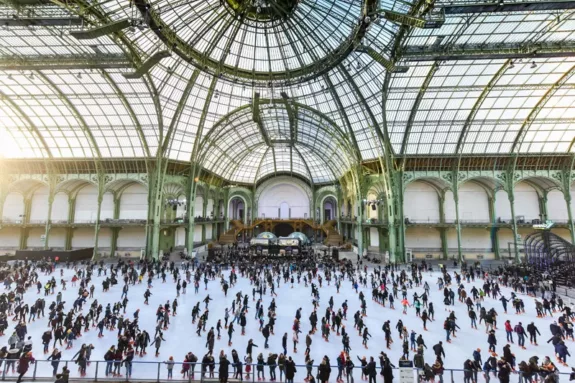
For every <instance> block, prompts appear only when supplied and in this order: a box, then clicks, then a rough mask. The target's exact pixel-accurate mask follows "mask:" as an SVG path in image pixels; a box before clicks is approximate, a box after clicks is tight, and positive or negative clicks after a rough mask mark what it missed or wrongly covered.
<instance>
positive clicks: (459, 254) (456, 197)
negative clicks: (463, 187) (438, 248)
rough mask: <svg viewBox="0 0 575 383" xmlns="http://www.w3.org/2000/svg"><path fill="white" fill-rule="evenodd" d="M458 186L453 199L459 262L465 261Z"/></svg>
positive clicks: (455, 188) (455, 187)
mask: <svg viewBox="0 0 575 383" xmlns="http://www.w3.org/2000/svg"><path fill="white" fill-rule="evenodd" d="M457 189H458V188H457V184H455V185H454V188H453V199H454V201H455V230H456V231H457V258H458V259H459V262H461V261H462V260H463V254H462V252H461V223H460V222H459V192H458V190H457Z"/></svg>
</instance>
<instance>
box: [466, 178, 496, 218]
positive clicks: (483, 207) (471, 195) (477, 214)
mask: <svg viewBox="0 0 575 383" xmlns="http://www.w3.org/2000/svg"><path fill="white" fill-rule="evenodd" d="M458 195H459V219H460V220H461V221H475V222H489V199H488V196H487V193H486V192H485V190H484V189H483V188H482V187H481V186H479V185H478V184H476V183H474V182H466V183H464V184H462V185H460V186H459V190H458Z"/></svg>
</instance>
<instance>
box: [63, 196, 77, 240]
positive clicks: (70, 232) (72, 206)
mask: <svg viewBox="0 0 575 383" xmlns="http://www.w3.org/2000/svg"><path fill="white" fill-rule="evenodd" d="M75 216H76V197H75V196H74V197H69V198H68V227H66V243H65V245H64V248H65V249H66V250H72V237H73V236H74V228H73V227H72V226H70V225H72V224H73V223H74V217H75Z"/></svg>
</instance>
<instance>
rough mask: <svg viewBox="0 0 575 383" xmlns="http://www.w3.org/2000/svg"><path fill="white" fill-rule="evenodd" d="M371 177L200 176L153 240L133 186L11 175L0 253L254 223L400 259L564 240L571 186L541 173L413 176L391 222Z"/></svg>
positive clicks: (225, 237) (194, 239)
mask: <svg viewBox="0 0 575 383" xmlns="http://www.w3.org/2000/svg"><path fill="white" fill-rule="evenodd" d="M370 177H371V178H372V180H371V181H370V182H371V186H369V188H368V190H367V192H365V193H364V194H363V195H360V196H353V195H349V194H346V193H348V191H346V190H345V189H344V188H343V187H341V185H336V184H332V185H320V186H318V185H313V184H308V183H305V182H302V180H301V179H299V178H289V177H277V178H271V179H270V180H268V181H267V182H266V183H263V184H261V185H259V186H258V187H256V188H255V189H253V188H246V187H242V186H232V187H226V188H220V189H218V188H216V187H211V186H210V185H208V184H206V185H204V187H203V188H202V189H201V190H198V193H197V195H196V196H195V198H194V199H193V206H190V205H191V204H189V203H188V202H187V201H189V200H190V198H188V197H187V196H186V195H185V193H181V194H179V195H178V193H177V192H175V193H173V195H172V196H171V197H169V198H166V199H165V203H164V204H163V206H162V209H161V210H162V215H161V222H160V225H159V233H157V236H158V239H157V242H156V243H157V245H155V244H154V242H153V241H150V240H149V238H150V236H153V235H154V234H153V230H150V229H153V226H151V225H149V224H148V222H149V220H150V218H149V214H148V213H149V210H148V206H149V205H148V204H149V198H148V186H147V185H146V184H145V183H143V182H136V181H133V180H132V181H130V180H126V181H125V182H122V181H118V182H117V183H116V184H114V183H113V182H112V183H111V184H110V186H109V187H108V188H107V189H106V190H105V191H104V192H103V193H102V197H101V198H99V191H98V187H97V185H95V184H93V183H90V182H80V181H74V182H72V183H66V182H64V183H62V184H60V185H58V186H57V187H56V188H55V190H51V188H50V186H49V185H47V184H45V183H42V182H39V181H34V180H31V179H30V180H21V181H17V182H14V183H12V184H11V187H10V189H9V190H8V192H7V193H6V194H5V195H4V196H3V199H2V204H1V205H0V206H1V208H2V210H1V212H2V226H1V227H0V251H1V252H4V253H13V252H14V251H15V250H17V249H42V248H52V249H77V248H83V247H92V246H94V245H96V247H97V250H95V251H97V252H98V254H101V255H107V254H120V255H125V254H130V255H131V254H134V255H135V254H140V253H141V252H142V251H144V252H146V251H147V250H148V249H149V247H150V246H158V250H163V251H168V250H169V249H175V250H177V249H183V248H185V247H189V248H193V246H194V245H196V246H197V245H199V244H202V243H209V242H218V241H220V242H222V243H230V242H233V241H237V240H247V239H249V238H250V237H251V236H255V235H257V234H258V233H260V232H263V231H271V232H273V233H275V234H276V235H278V236H287V235H289V234H291V233H292V232H294V231H301V232H304V233H305V234H306V235H308V236H309V237H310V238H313V239H315V240H316V241H317V242H322V241H323V242H324V243H328V244H331V245H344V246H348V247H353V249H354V250H355V251H362V252H363V253H372V254H380V255H384V254H386V253H387V254H388V255H389V254H390V253H391V251H390V250H391V247H390V243H392V241H393V240H395V241H396V242H398V243H400V245H401V246H402V248H403V250H402V251H401V252H400V251H399V250H397V247H396V251H395V253H394V254H393V255H394V257H395V260H401V259H402V257H403V252H404V251H405V249H409V250H411V252H412V254H413V255H414V256H415V257H418V258H424V257H426V256H427V257H434V258H451V257H459V256H465V257H466V258H477V257H481V258H483V259H490V258H502V257H515V256H516V253H517V254H518V255H520V254H521V249H522V238H525V237H526V236H527V235H528V234H530V233H531V232H532V231H533V230H534V229H533V225H534V224H536V223H539V222H543V221H547V220H550V221H553V223H554V226H553V228H552V232H554V233H555V234H557V235H559V236H561V237H563V238H564V239H566V240H568V241H572V239H573V232H572V227H573V225H572V219H571V217H572V212H570V211H569V209H571V208H572V206H571V203H570V198H572V196H573V195H574V193H575V186H571V185H569V189H568V190H566V188H564V187H563V186H562V185H561V184H559V183H558V182H556V181H555V180H553V179H552V178H549V177H544V176H534V177H526V178H522V179H518V180H516V181H515V182H514V183H513V189H512V191H511V193H510V192H509V190H510V189H508V188H506V187H502V185H501V183H500V182H499V181H498V180H497V179H494V178H491V179H490V178H487V177H477V178H475V179H470V180H467V181H464V182H460V183H458V184H457V189H456V190H455V192H454V188H453V185H450V184H449V183H448V182H446V181H445V179H442V178H441V177H420V178H414V179H413V180H410V181H409V182H405V183H404V186H403V188H404V190H403V195H402V197H403V201H402V204H401V214H402V215H401V218H400V219H396V225H394V226H391V225H389V217H388V216H387V215H386V213H387V207H388V205H389V201H388V200H387V199H386V198H385V195H384V194H382V193H381V187H380V186H381V185H380V184H379V180H380V178H379V176H370ZM368 178H369V177H368ZM368 181H369V180H368ZM510 195H511V196H512V197H511V198H510ZM192 207H193V211H194V213H193V222H190V220H189V219H188V216H189V214H190V210H191V208H192ZM97 218H98V219H97ZM96 222H99V224H98V225H96ZM327 226H329V227H330V229H329V230H332V232H331V233H332V234H333V233H337V235H338V237H337V238H336V239H334V238H331V239H332V240H333V241H334V243H330V242H329V238H328V237H329V235H328V231H329V230H328V229H327V228H326V227H327ZM392 232H394V233H392ZM393 234H395V238H391V237H392V235H393ZM190 243H191V245H192V246H190ZM516 249H517V251H516Z"/></svg>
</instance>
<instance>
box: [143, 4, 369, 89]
mask: <svg viewBox="0 0 575 383" xmlns="http://www.w3.org/2000/svg"><path fill="white" fill-rule="evenodd" d="M135 4H136V6H137V7H138V9H139V10H140V12H141V13H142V15H143V17H144V18H145V19H146V20H147V21H148V23H149V26H150V28H151V29H152V30H153V31H154V32H155V33H156V34H157V36H158V37H160V38H161V39H162V40H163V41H164V42H165V43H166V45H167V46H169V47H170V48H171V49H172V50H173V51H174V52H175V53H177V54H178V55H179V56H181V57H182V58H184V59H185V60H187V61H188V62H190V63H192V64H193V65H194V66H196V67H197V68H199V69H201V70H202V71H205V72H208V73H210V74H213V75H216V76H218V77H220V78H222V79H228V80H230V81H232V82H234V83H241V84H244V85H247V86H254V85H258V86H270V85H274V86H276V85H279V86H284V85H290V84H294V83H299V82H303V81H307V80H310V79H313V78H316V77H318V76H320V75H322V74H323V73H326V72H327V71H329V70H330V69H332V68H333V67H335V66H337V65H339V64H340V63H342V62H343V61H344V59H345V58H346V57H347V56H348V55H349V54H350V53H351V52H352V51H353V50H354V49H355V48H357V47H358V46H359V45H360V44H361V42H362V40H363V39H364V37H365V36H366V33H367V31H368V29H369V27H370V24H371V23H372V21H373V20H374V19H375V17H376V14H377V2H376V1H375V0H364V1H359V0H354V1H342V0H321V1H316V0H191V1H190V0H156V1H153V0H135Z"/></svg>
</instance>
